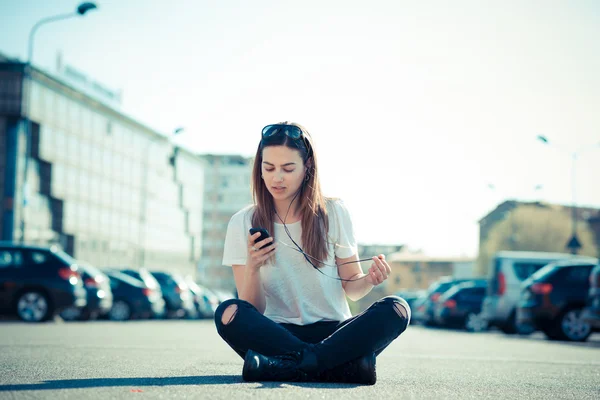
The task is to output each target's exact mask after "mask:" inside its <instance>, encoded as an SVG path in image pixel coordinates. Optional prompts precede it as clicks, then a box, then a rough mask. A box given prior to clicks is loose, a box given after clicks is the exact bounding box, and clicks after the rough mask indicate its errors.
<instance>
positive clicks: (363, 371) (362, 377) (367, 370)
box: [315, 353, 377, 385]
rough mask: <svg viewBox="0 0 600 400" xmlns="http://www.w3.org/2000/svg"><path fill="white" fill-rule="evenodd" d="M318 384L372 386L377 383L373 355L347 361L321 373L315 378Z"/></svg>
mask: <svg viewBox="0 0 600 400" xmlns="http://www.w3.org/2000/svg"><path fill="white" fill-rule="evenodd" d="M315 380H317V381H319V382H332V383H333V382H339V383H359V384H361V385H374V384H375V382H377V373H376V371H375V354H374V353H371V354H368V355H366V356H363V357H360V358H357V359H355V360H352V361H348V362H347V363H344V364H342V365H338V366H337V367H334V368H332V369H328V370H326V371H323V372H322V373H320V374H319V375H317V376H316V378H315Z"/></svg>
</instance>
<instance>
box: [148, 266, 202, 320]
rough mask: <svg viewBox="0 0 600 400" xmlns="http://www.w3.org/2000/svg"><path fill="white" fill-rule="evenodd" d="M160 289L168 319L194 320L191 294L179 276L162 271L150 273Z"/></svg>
mask: <svg viewBox="0 0 600 400" xmlns="http://www.w3.org/2000/svg"><path fill="white" fill-rule="evenodd" d="M150 273H151V274H152V276H154V278H156V280H157V281H158V283H159V284H160V287H161V289H162V294H163V298H164V300H165V305H166V315H167V317H170V318H185V317H187V318H196V316H197V315H196V307H195V305H194V298H193V296H192V292H191V291H190V289H189V288H188V286H187V285H186V283H185V280H184V279H183V278H182V277H181V275H179V274H177V273H171V272H164V271H150Z"/></svg>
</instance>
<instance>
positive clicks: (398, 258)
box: [386, 252, 475, 294]
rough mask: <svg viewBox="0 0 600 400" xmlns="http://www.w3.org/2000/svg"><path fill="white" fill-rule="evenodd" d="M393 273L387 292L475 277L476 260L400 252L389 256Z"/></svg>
mask: <svg viewBox="0 0 600 400" xmlns="http://www.w3.org/2000/svg"><path fill="white" fill-rule="evenodd" d="M388 263H389V264H390V267H391V268H392V273H391V275H390V276H389V277H388V279H387V282H388V283H387V286H386V293H387V294H393V293H396V292H398V291H400V290H414V289H427V288H428V287H429V285H431V284H432V283H433V282H435V281H437V280H438V279H440V278H442V277H445V276H451V277H455V278H473V277H475V260H474V259H471V258H463V257H460V258H453V257H429V256H426V255H424V254H419V253H417V254H413V253H405V252H399V253H395V254H392V255H390V256H389V257H388Z"/></svg>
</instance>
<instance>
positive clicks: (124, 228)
mask: <svg viewBox="0 0 600 400" xmlns="http://www.w3.org/2000/svg"><path fill="white" fill-rule="evenodd" d="M29 121H31V122H30V123H29ZM28 127H30V129H28ZM28 131H30V132H31V134H30V135H29V136H28ZM28 138H29V140H27V139H28ZM0 160H2V162H1V163H0V168H2V169H1V170H0V194H1V195H2V200H3V201H2V213H1V216H0V227H1V228H2V230H1V234H2V236H1V239H2V240H8V241H21V240H23V241H25V242H27V243H35V244H58V245H59V246H61V247H62V248H63V249H64V250H65V251H67V252H68V253H69V254H71V255H72V256H74V257H75V258H77V259H81V260H83V261H86V262H89V263H92V264H94V265H98V266H119V267H140V266H145V267H148V268H150V269H163V270H174V271H179V272H182V273H186V274H188V273H189V274H194V272H195V265H196V264H197V262H198V260H199V259H200V252H201V226H202V201H203V198H202V193H203V191H204V189H203V184H204V183H203V180H202V176H203V171H204V167H203V164H202V162H201V160H200V158H198V157H197V156H195V155H193V154H191V153H189V152H188V151H186V150H183V149H176V148H174V147H173V146H172V145H171V143H170V141H169V140H168V139H167V137H165V136H164V135H161V134H160V133H158V132H156V131H154V130H152V129H150V128H148V127H146V126H144V125H143V124H141V123H139V122H138V121H135V120H134V119H132V118H130V117H128V116H126V115H125V114H123V113H121V112H120V111H119V110H117V109H115V108H112V107H110V106H107V105H106V104H104V103H103V102H101V101H99V100H98V99H95V98H94V97H93V96H91V95H90V94H88V93H84V92H82V91H80V90H77V89H76V88H74V87H73V86H70V85H69V84H67V83H65V82H64V81H62V80H60V79H58V78H56V77H54V76H51V75H50V74H48V73H45V72H42V71H40V70H37V69H35V68H29V67H28V66H27V65H26V64H23V63H19V62H11V61H6V60H5V61H4V62H0ZM26 171H27V172H26ZM25 174H26V175H25Z"/></svg>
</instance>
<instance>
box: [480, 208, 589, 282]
mask: <svg viewBox="0 0 600 400" xmlns="http://www.w3.org/2000/svg"><path fill="white" fill-rule="evenodd" d="M571 235H572V221H571V214H570V212H569V211H568V210H565V209H562V208H561V209H558V208H550V207H539V206H535V205H522V206H520V207H517V208H515V209H513V210H511V211H508V212H507V213H506V216H505V218H504V219H503V220H502V221H500V222H498V223H497V224H496V225H495V226H493V227H492V229H491V230H490V233H489V235H488V239H487V240H486V242H485V243H480V246H479V257H478V259H477V272H478V275H480V276H485V275H487V274H488V272H489V265H490V261H491V258H492V257H493V255H494V253H496V252H497V251H502V250H514V251H546V252H558V253H568V252H569V251H568V249H567V248H566V244H567V241H568V240H569V238H570V237H571ZM577 237H578V238H579V241H580V242H581V249H579V252H578V254H580V255H586V256H592V257H597V250H596V246H595V243H594V234H593V232H592V230H591V229H590V227H589V225H588V224H587V222H584V221H577Z"/></svg>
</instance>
